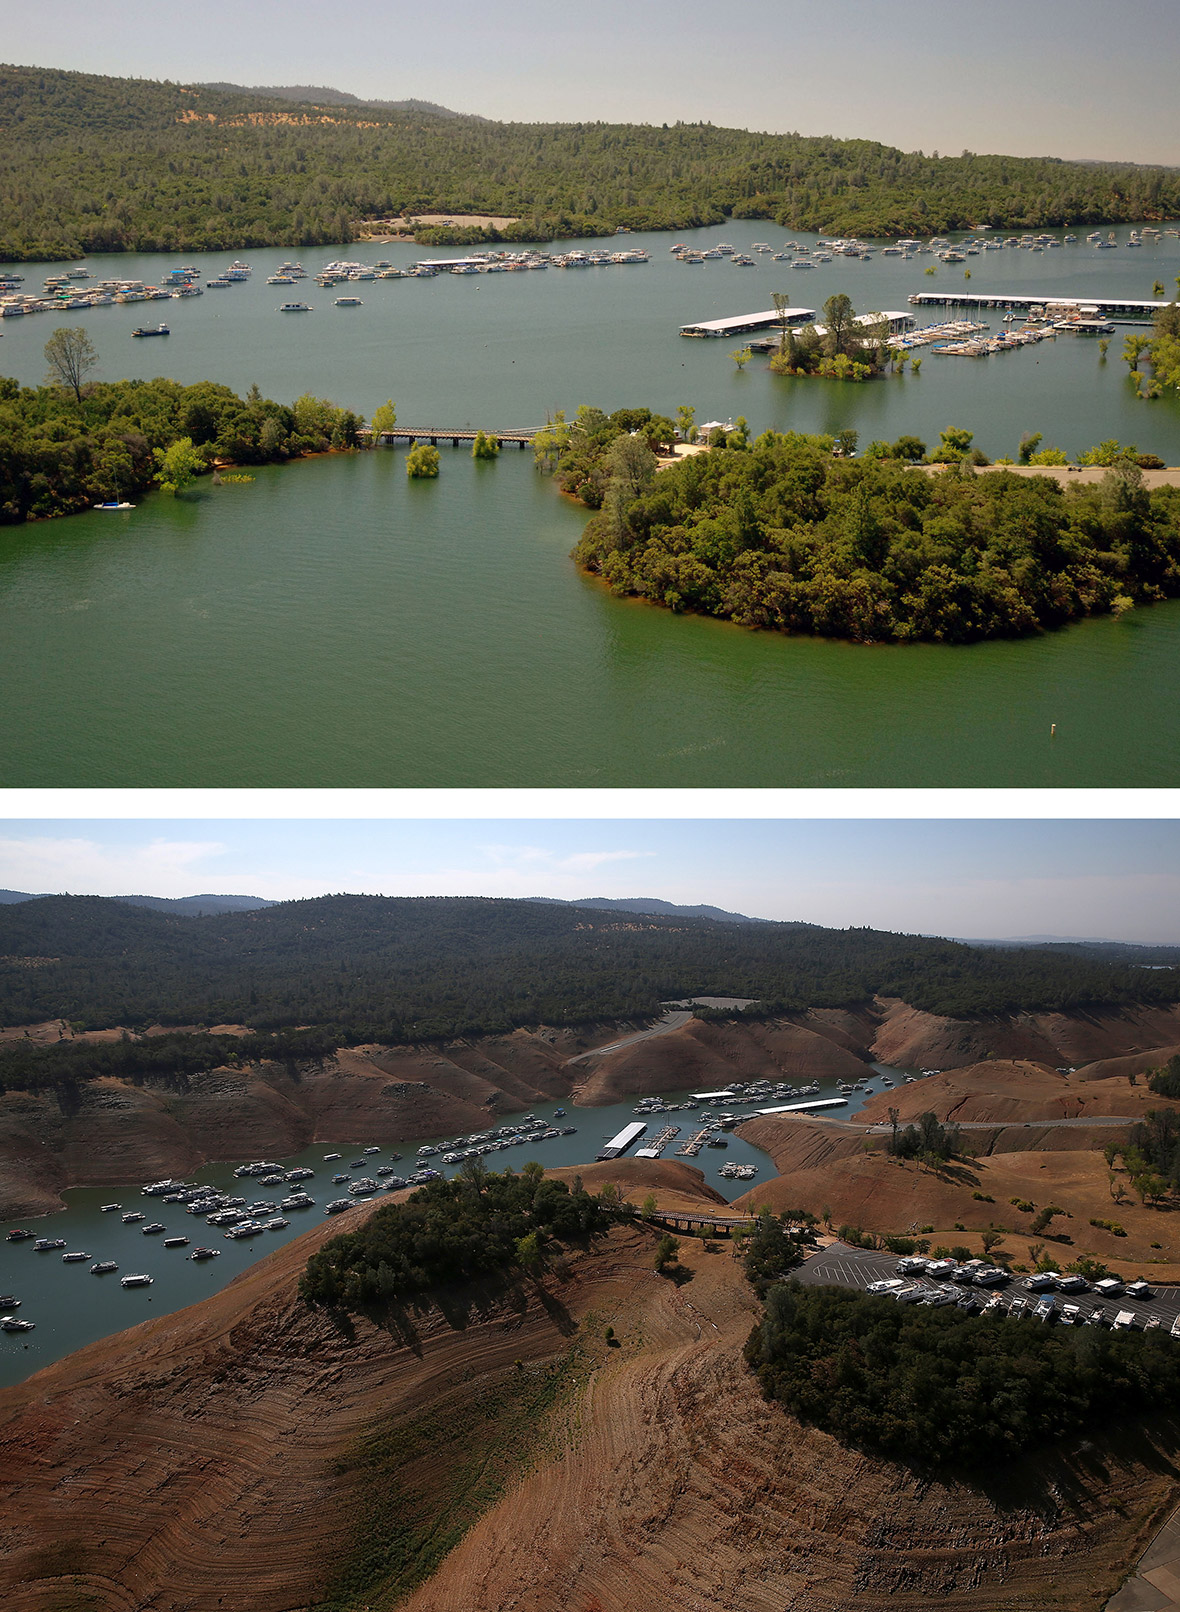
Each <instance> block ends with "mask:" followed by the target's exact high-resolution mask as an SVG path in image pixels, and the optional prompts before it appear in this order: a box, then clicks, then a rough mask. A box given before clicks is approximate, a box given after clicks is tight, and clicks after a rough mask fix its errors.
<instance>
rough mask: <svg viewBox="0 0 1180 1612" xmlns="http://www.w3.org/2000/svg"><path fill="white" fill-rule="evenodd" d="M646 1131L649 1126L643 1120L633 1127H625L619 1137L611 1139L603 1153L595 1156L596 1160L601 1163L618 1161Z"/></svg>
mask: <svg viewBox="0 0 1180 1612" xmlns="http://www.w3.org/2000/svg"><path fill="white" fill-rule="evenodd" d="M646 1130H647V1126H646V1125H644V1124H643V1122H642V1121H641V1120H637V1121H636V1122H635V1124H633V1125H624V1126H623V1129H622V1130H621V1131H620V1132H619V1134H618V1135H617V1136H612V1137H611V1139H610V1141H609V1142H608V1143H607V1144H606V1146H605V1147H604V1148H603V1150H602V1152H601V1153H598V1154H596V1155H595V1157H596V1159H598V1160H599V1161H602V1160H604V1159H617V1158H618V1157H619V1155H620V1154H621V1153H625V1152H626V1151H627V1149H628V1148H629V1147H630V1146H631V1144H632V1142H638V1140H639V1138H640V1137H641V1136H642V1135H643V1134H644V1132H645V1131H646Z"/></svg>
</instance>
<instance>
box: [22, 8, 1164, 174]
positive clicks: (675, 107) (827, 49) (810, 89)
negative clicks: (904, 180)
mask: <svg viewBox="0 0 1180 1612" xmlns="http://www.w3.org/2000/svg"><path fill="white" fill-rule="evenodd" d="M3 48H4V54H5V57H6V59H7V60H8V61H11V62H21V63H25V64H30V65H36V66H40V67H67V68H75V69H78V70H81V71H86V72H97V73H110V74H114V75H116V76H127V75H130V76H138V77H143V78H170V79H173V80H177V81H180V82H184V83H191V82H194V81H201V80H205V81H215V80H225V79H228V80H232V81H233V82H235V83H244V84H292V83H295V84H330V85H333V86H335V87H336V88H337V89H343V90H349V91H351V92H352V93H354V94H357V95H361V96H366V95H367V96H370V97H379V98H385V99H400V98H402V97H405V96H417V97H420V98H422V99H426V100H432V101H438V102H441V103H443V104H444V105H447V106H450V107H453V108H455V109H456V110H459V111H464V112H476V113H480V114H482V115H483V116H485V117H492V118H503V119H518V120H522V121H527V122H536V121H571V120H595V119H602V120H608V121H609V120H623V121H633V122H651V123H659V122H664V121H667V122H674V121H675V120H676V119H678V118H681V119H684V120H685V121H688V122H694V121H698V120H702V121H711V122H713V123H719V124H726V125H730V126H733V127H737V128H757V129H771V130H778V131H787V130H792V129H797V130H799V131H800V132H801V133H804V134H835V135H838V136H842V137H843V136H861V137H865V138H870V139H877V140H881V141H884V142H886V143H887V144H892V145H900V146H902V147H904V148H905V149H907V150H912V149H922V150H925V151H930V150H934V149H937V150H939V151H941V152H943V153H944V154H945V153H947V152H953V153H956V154H957V153H958V152H959V151H960V150H962V149H964V148H968V149H970V150H973V151H1004V152H1011V153H1015V154H1018V155H1027V154H1051V155H1057V156H1067V157H1111V158H1125V159H1127V160H1130V161H1137V162H1167V163H1180V97H1177V96H1176V94H1175V83H1176V75H1177V67H1178V65H1180V27H1177V15H1176V0H1122V3H1121V4H1118V5H1115V4H1113V3H1112V0H975V3H973V4H965V3H963V0H827V4H825V5H822V6H817V5H814V4H813V3H811V0H729V3H728V4H727V5H724V6H722V5H719V4H718V3H717V0H679V3H677V4H675V5H669V4H666V3H664V0H659V3H657V0H596V3H595V4H594V5H592V6H563V5H560V4H554V3H553V0H513V3H512V4H510V5H508V4H496V3H495V0H450V3H449V4H448V5H447V6H445V7H443V8H440V9H439V10H433V9H431V7H429V6H424V5H422V4H420V3H413V4H410V3H407V0H390V3H388V4H385V5H381V6H370V7H354V8H352V9H347V10H343V11H342V10H340V9H339V8H337V7H332V6H324V5H322V4H320V3H319V0H315V3H312V0H283V3H282V4H277V3H275V0H255V4H253V5H250V6H240V5H238V4H236V3H235V4H230V3H229V0H202V3H201V5H200V6H199V8H197V9H195V10H194V9H193V8H192V7H183V6H168V5H161V4H159V0H122V4H121V5H120V6H119V8H118V12H117V13H111V12H110V11H109V10H106V9H104V8H103V7H101V6H95V5H93V4H92V3H91V0H54V4H53V5H52V7H50V8H49V9H48V10H47V9H45V8H38V7H35V6H21V7H18V6H10V7H8V8H7V14H6V16H5V24H4V47H3Z"/></svg>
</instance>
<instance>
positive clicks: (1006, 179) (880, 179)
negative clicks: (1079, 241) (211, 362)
mask: <svg viewBox="0 0 1180 1612" xmlns="http://www.w3.org/2000/svg"><path fill="white" fill-rule="evenodd" d="M312 93H313V92H311V91H309V94H312ZM430 212H441V213H447V214H472V215H485V216H487V215H490V216H495V217H500V218H512V219H514V220H515V221H516V222H514V223H513V224H512V225H510V226H507V227H506V229H505V230H503V231H501V232H499V233H500V235H501V236H503V235H507V237H508V238H512V239H517V240H546V239H549V238H551V237H553V236H579V235H608V234H612V233H613V232H614V231H615V230H616V229H618V228H620V227H628V228H631V229H688V228H691V227H693V226H695V225H703V224H720V223H722V222H723V220H725V219H726V218H730V217H733V218H758V219H770V220H773V221H774V222H775V223H777V224H779V225H781V226H783V227H784V228H786V229H792V230H816V231H821V232H822V231H830V232H833V233H838V234H854V233H855V234H860V235H878V236H879V235H898V234H914V233H917V234H921V235H930V234H934V233H935V232H938V231H944V230H948V229H957V228H965V227H968V226H972V225H975V224H988V225H991V226H992V227H995V228H1000V227H1002V228H1008V229H1043V228H1045V227H1047V226H1062V225H1070V224H1081V223H1101V222H1112V223H1115V222H1119V221H1122V220H1132V219H1141V218H1156V219H1158V218H1165V217H1171V218H1174V217H1176V216H1177V215H1180V173H1177V172H1176V171H1175V170H1170V169H1167V168H1163V167H1159V168H1151V167H1137V166H1134V165H1131V164H1121V165H1120V164H1108V163H1069V162H1061V161H1058V160H1056V159H1055V158H1051V157H1004V156H978V155H976V154H974V153H972V152H969V151H964V152H963V153H962V154H961V155H960V156H956V157H940V156H939V155H938V154H937V153H933V154H931V155H926V154H924V153H922V152H905V151H899V150H896V149H894V148H893V147H891V146H885V145H880V144H878V143H877V142H875V141H871V140H835V139H831V138H829V137H826V136H824V137H805V136H803V135H800V134H762V133H751V132H747V131H745V130H740V129H720V128H715V127H713V125H712V124H708V123H693V124H685V123H678V124H676V125H674V126H672V127H656V126H652V125H636V124H610V123H569V124H560V123H555V124H539V123H494V122H491V121H489V120H487V119H484V118H478V117H454V116H450V115H447V114H444V113H441V112H430V111H428V110H421V109H413V110H408V111H407V110H399V109H396V108H391V107H389V106H379V105H365V104H362V103H348V104H340V103H339V102H333V103H331V104H324V105H318V104H315V103H314V101H309V102H307V103H299V102H296V101H288V100H282V101H276V100H275V98H274V97H273V96H271V95H268V94H266V93H265V92H260V91H253V90H245V89H242V90H238V89H234V88H232V87H227V88H225V89H217V88H214V87H211V86H202V85H183V84H173V83H154V82H151V81H149V80H143V79H121V78H104V77H100V76H98V75H96V74H91V73H69V72H60V71H55V70H50V69H46V68H36V67H13V66H7V67H0V259H5V260H8V261H14V260H20V259H47V258H68V257H76V256H80V255H81V254H83V253H86V252H119V251H139V252H148V251H177V252H197V251H206V250H207V251H212V250H218V249H230V248H232V249H240V248H243V247H248V246H272V245H273V246H300V245H303V246H312V245H317V244H323V243H329V242H330V243H338V242H343V241H349V240H352V239H354V238H355V236H356V234H357V233H358V231H359V230H360V228H361V221H362V220H366V219H381V218H388V217H397V216H403V217H409V216H413V215H416V214H420V213H430ZM481 234H482V236H483V237H484V238H493V237H495V236H496V234H497V232H495V231H489V230H484V231H482V232H480V231H471V230H469V231H467V232H466V233H465V234H464V235H462V236H461V237H460V236H459V234H458V232H447V235H446V236H445V237H444V238H448V239H459V238H463V239H474V238H478V237H479V236H480V235H481ZM438 238H439V237H438V235H437V234H435V233H433V232H423V233H421V234H420V235H419V239H424V240H425V239H438Z"/></svg>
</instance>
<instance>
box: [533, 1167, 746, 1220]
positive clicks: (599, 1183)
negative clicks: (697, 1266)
mask: <svg viewBox="0 0 1180 1612" xmlns="http://www.w3.org/2000/svg"><path fill="white" fill-rule="evenodd" d="M545 1174H546V1175H552V1176H556V1177H557V1179H558V1180H559V1181H566V1182H571V1183H572V1182H573V1180H574V1177H575V1176H577V1177H580V1178H581V1182H582V1185H583V1186H584V1187H585V1188H586V1191H587V1192H601V1191H602V1189H603V1187H604V1186H605V1185H606V1184H607V1182H608V1181H610V1182H612V1183H613V1184H614V1185H615V1186H616V1187H618V1189H619V1192H620V1193H621V1195H622V1196H623V1197H624V1198H627V1199H629V1200H630V1202H631V1203H634V1204H639V1203H642V1202H643V1200H644V1199H645V1198H646V1197H647V1195H648V1193H651V1195H652V1197H654V1198H655V1200H656V1207H657V1208H659V1209H662V1210H665V1211H666V1212H667V1213H669V1214H672V1213H675V1212H676V1211H677V1210H679V1211H680V1212H681V1213H682V1214H700V1213H706V1214H707V1213H710V1212H711V1211H712V1210H714V1209H718V1208H720V1209H728V1207H729V1204H728V1201H727V1200H726V1199H725V1198H723V1197H722V1196H721V1194H720V1193H719V1192H718V1191H717V1190H716V1188H714V1187H711V1186H709V1184H708V1183H707V1182H706V1180H705V1175H704V1171H703V1170H698V1169H695V1168H694V1167H693V1166H692V1165H691V1164H684V1163H682V1162H681V1161H680V1160H678V1159H611V1160H609V1161H608V1162H606V1163H603V1164H582V1165H577V1166H574V1165H563V1166H562V1167H561V1168H559V1169H556V1170H546V1171H545Z"/></svg>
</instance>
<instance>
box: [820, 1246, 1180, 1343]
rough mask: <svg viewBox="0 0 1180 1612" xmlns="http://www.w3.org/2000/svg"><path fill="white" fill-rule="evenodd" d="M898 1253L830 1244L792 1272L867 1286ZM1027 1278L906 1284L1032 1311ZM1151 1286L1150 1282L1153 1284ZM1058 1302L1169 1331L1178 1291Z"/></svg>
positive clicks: (827, 1282) (1070, 1296)
mask: <svg viewBox="0 0 1180 1612" xmlns="http://www.w3.org/2000/svg"><path fill="white" fill-rule="evenodd" d="M897 1261H898V1255H896V1254H878V1253H872V1252H869V1251H867V1250H866V1249H863V1248H852V1247H850V1246H849V1245H848V1244H847V1243H839V1242H837V1243H832V1244H831V1246H830V1247H828V1248H825V1249H822V1250H821V1251H820V1252H819V1253H818V1254H813V1255H812V1256H811V1258H810V1259H809V1260H807V1261H805V1263H804V1264H803V1265H802V1266H801V1267H800V1269H799V1270H798V1271H796V1272H794V1273H793V1274H794V1275H795V1276H796V1277H797V1279H798V1280H799V1281H800V1282H803V1283H804V1284H805V1285H809V1286H820V1287H858V1288H861V1289H862V1290H863V1289H864V1288H867V1287H868V1285H869V1283H870V1282H879V1281H882V1280H883V1279H884V1278H886V1277H891V1276H896V1274H897V1271H896V1266H897ZM1140 1274H1142V1275H1145V1276H1146V1277H1147V1280H1148V1281H1149V1282H1150V1281H1151V1277H1150V1276H1149V1275H1147V1272H1142V1273H1141V1272H1139V1271H1134V1272H1131V1273H1129V1276H1128V1279H1129V1280H1133V1279H1134V1277H1136V1276H1139V1275H1140ZM1026 1280H1027V1278H1026V1277H1025V1276H1014V1277H1013V1278H1012V1280H1011V1281H1010V1282H1007V1283H1005V1284H1004V1286H1003V1287H999V1288H991V1289H988V1290H985V1289H983V1288H978V1287H974V1286H968V1285H966V1284H964V1285H963V1286H962V1287H960V1286H959V1284H958V1283H955V1282H950V1281H934V1280H932V1279H931V1278H929V1277H924V1276H911V1277H908V1278H907V1281H908V1282H909V1283H911V1284H913V1285H915V1286H919V1287H926V1288H929V1289H930V1290H931V1292H936V1291H939V1290H942V1291H945V1290H946V1289H948V1288H949V1289H951V1290H952V1291H954V1290H956V1289H958V1290H959V1291H961V1292H964V1293H974V1294H975V1295H976V1296H977V1297H978V1298H980V1299H983V1300H986V1299H987V1298H989V1297H990V1296H991V1294H992V1293H994V1292H998V1293H1000V1294H1001V1295H1002V1296H1003V1297H1004V1299H1005V1301H1009V1300H1011V1299H1014V1298H1023V1299H1027V1300H1028V1301H1029V1306H1030V1308H1031V1306H1032V1304H1035V1302H1036V1301H1037V1299H1038V1298H1041V1297H1043V1296H1045V1295H1043V1294H1040V1293H1035V1292H1034V1293H1030V1292H1029V1290H1028V1289H1027V1288H1026V1287H1025V1285H1024V1283H1025V1281H1026ZM1154 1285H1155V1284H1154V1283H1152V1286H1154ZM1049 1292H1050V1293H1051V1295H1052V1297H1053V1298H1054V1299H1056V1301H1057V1304H1058V1306H1059V1307H1060V1305H1062V1304H1076V1305H1077V1306H1078V1309H1079V1311H1080V1312H1081V1319H1082V1320H1085V1319H1086V1318H1087V1317H1088V1316H1090V1315H1092V1314H1093V1313H1094V1311H1095V1310H1097V1309H1101V1310H1104V1311H1105V1313H1106V1319H1107V1321H1108V1322H1109V1321H1113V1320H1114V1317H1115V1315H1116V1314H1117V1312H1118V1311H1119V1310H1130V1311H1131V1313H1132V1314H1133V1315H1134V1316H1135V1318H1136V1320H1137V1321H1138V1322H1139V1324H1140V1325H1141V1326H1142V1324H1143V1323H1144V1322H1145V1321H1147V1320H1148V1319H1149V1318H1150V1317H1151V1316H1153V1315H1154V1316H1158V1317H1159V1328H1160V1331H1161V1332H1167V1331H1169V1330H1170V1328H1171V1326H1172V1323H1173V1321H1174V1320H1175V1319H1176V1316H1177V1315H1180V1287H1158V1288H1156V1290H1155V1297H1154V1298H1150V1299H1136V1298H1133V1297H1132V1296H1131V1295H1130V1294H1129V1293H1124V1294H1120V1295H1119V1296H1118V1297H1117V1298H1111V1299H1108V1298H1104V1297H1102V1296H1101V1295H1099V1294H1097V1293H1057V1292H1053V1290H1052V1289H1050V1290H1049Z"/></svg>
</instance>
